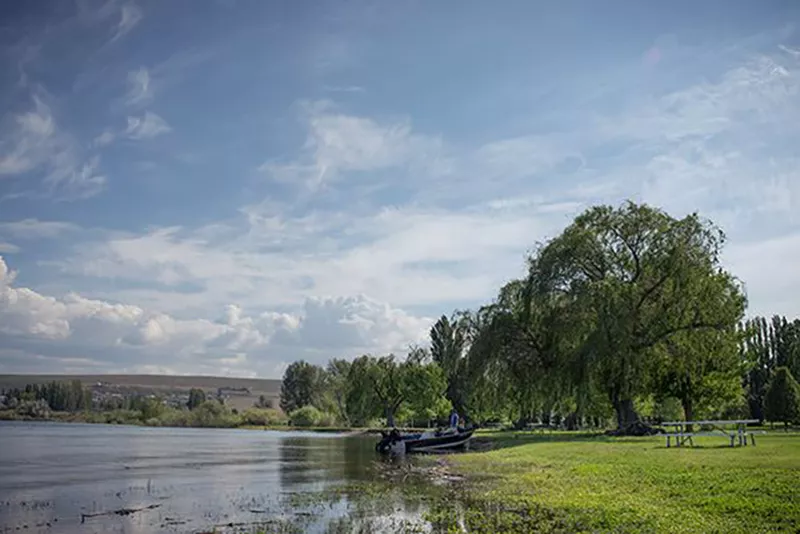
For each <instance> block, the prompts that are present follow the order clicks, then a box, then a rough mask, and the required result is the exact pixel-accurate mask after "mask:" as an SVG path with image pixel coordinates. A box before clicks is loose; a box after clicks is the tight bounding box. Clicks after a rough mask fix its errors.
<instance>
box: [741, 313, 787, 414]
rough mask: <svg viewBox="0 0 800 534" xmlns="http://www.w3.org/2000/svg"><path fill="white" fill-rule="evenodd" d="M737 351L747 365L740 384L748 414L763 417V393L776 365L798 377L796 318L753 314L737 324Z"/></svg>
mask: <svg viewBox="0 0 800 534" xmlns="http://www.w3.org/2000/svg"><path fill="white" fill-rule="evenodd" d="M739 330H740V333H741V335H742V338H743V339H742V343H741V346H740V354H741V358H742V361H743V364H744V365H745V366H746V367H747V369H746V373H745V375H744V383H745V386H746V388H747V402H748V404H749V406H750V416H751V417H752V418H754V419H758V420H760V421H763V420H764V395H765V394H766V391H767V384H768V383H769V381H770V377H771V376H772V373H773V372H774V370H775V368H776V367H781V366H785V367H787V368H788V369H789V372H790V373H791V374H792V376H800V319H795V320H794V321H791V322H790V321H788V320H787V319H786V317H781V316H777V315H776V316H773V317H772V319H771V320H769V321H768V320H767V319H766V318H765V317H754V318H752V319H749V320H748V321H746V322H745V323H743V324H742V325H740V329H739Z"/></svg>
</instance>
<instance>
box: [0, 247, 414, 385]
mask: <svg viewBox="0 0 800 534" xmlns="http://www.w3.org/2000/svg"><path fill="white" fill-rule="evenodd" d="M15 278H16V273H15V272H14V271H11V270H10V269H9V268H8V266H7V264H6V262H5V260H4V259H3V258H2V257H0V339H3V342H4V345H5V346H8V347H10V348H12V349H13V348H14V345H15V344H16V345H19V346H21V347H24V350H23V353H24V354H30V355H31V357H34V355H40V356H43V357H49V358H51V364H52V365H53V366H58V365H62V366H64V365H66V364H68V363H70V362H68V361H60V360H61V359H68V358H73V359H74V358H75V357H76V356H74V355H78V356H77V357H78V358H82V359H83V363H84V364H85V365H90V363H91V362H92V361H95V358H93V357H92V355H94V354H97V353H105V354H106V358H105V360H106V364H105V365H104V368H106V367H108V365H111V366H112V367H110V368H106V369H105V370H107V371H109V370H113V369H115V368H116V369H117V370H121V369H126V368H129V367H135V366H141V365H152V364H154V363H155V362H158V364H159V365H161V366H165V367H167V368H169V369H172V370H178V371H181V370H183V371H185V370H186V369H190V370H194V371H195V372H198V371H200V370H202V371H205V372H212V373H220V372H221V370H222V372H225V373H226V374H231V373H232V374H255V373H259V374H260V375H261V376H264V373H271V372H272V371H273V369H274V368H275V365H276V363H279V362H281V361H291V360H294V359H297V358H305V359H307V360H309V361H314V362H317V363H324V362H325V361H326V360H327V359H328V358H330V357H333V356H336V357H355V356H358V355H359V354H360V353H362V352H375V353H383V352H391V351H395V352H398V351H402V350H404V349H405V348H406V346H407V345H408V343H411V342H418V341H419V340H420V339H422V337H424V335H425V333H426V331H427V328H429V325H430V320H429V319H426V318H419V317H413V316H410V315H408V314H407V313H405V312H402V311H401V310H397V309H394V308H392V307H390V306H388V305H386V304H382V303H379V302H377V301H374V300H372V299H369V298H367V297H365V296H357V297H352V298H347V299H325V298H316V299H310V300H309V301H308V302H307V303H306V305H305V307H304V308H303V312H302V313H300V314H297V315H294V314H288V313H281V312H275V311H266V312H260V313H256V314H248V313H246V312H245V311H244V310H243V309H242V308H241V307H239V306H237V305H228V306H226V307H225V309H224V312H223V313H222V314H221V316H220V318H219V319H217V320H209V319H183V318H178V317H175V316H172V315H169V314H166V313H162V312H158V311H154V310H147V309H143V308H141V307H139V306H135V305H130V304H114V303H110V302H106V301H103V300H98V299H90V298H85V297H83V296H81V295H78V294H76V293H69V294H67V295H65V296H64V297H61V298H56V297H52V296H48V295H43V294H41V293H38V292H36V291H35V290H32V289H30V288H26V287H18V286H17V285H16V284H15ZM19 350H22V349H18V351H17V352H15V353H14V358H13V359H14V360H19V359H20V352H19ZM7 354H9V353H7V352H4V351H0V370H6V371H8V370H9V369H11V367H12V366H13V365H15V364H14V362H12V361H11V358H10V357H9V358H8V359H7V358H6V357H5V355H7ZM65 354H71V355H73V356H65ZM72 363H74V362H72ZM51 370H55V369H54V368H51Z"/></svg>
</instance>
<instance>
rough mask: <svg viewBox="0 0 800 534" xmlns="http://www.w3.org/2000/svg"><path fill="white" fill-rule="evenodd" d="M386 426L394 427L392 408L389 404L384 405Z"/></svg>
mask: <svg viewBox="0 0 800 534" xmlns="http://www.w3.org/2000/svg"><path fill="white" fill-rule="evenodd" d="M386 426H388V427H389V428H394V410H392V408H391V407H390V406H387V407H386Z"/></svg>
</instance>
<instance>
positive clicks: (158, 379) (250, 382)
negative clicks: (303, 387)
mask: <svg viewBox="0 0 800 534" xmlns="http://www.w3.org/2000/svg"><path fill="white" fill-rule="evenodd" d="M54 380H55V381H62V380H80V381H81V382H82V383H83V385H84V386H90V385H92V384H96V383H98V382H102V383H104V384H113V385H117V386H124V387H126V388H132V389H141V390H143V391H154V392H158V391H164V392H167V391H182V390H189V389H191V388H200V389H203V390H205V391H216V390H217V389H218V388H226V389H231V390H234V389H242V388H247V389H249V390H250V394H249V395H233V396H231V397H230V399H229V402H228V403H229V404H230V405H231V406H233V407H235V408H238V409H246V408H249V407H250V406H252V405H253V403H254V402H256V401H257V400H258V398H259V396H260V395H264V396H265V397H267V398H268V399H271V400H273V403H274V405H275V406H276V407H277V404H278V402H277V401H278V397H279V396H280V391H281V381H280V380H276V379H262V378H231V377H225V376H172V375H0V390H2V389H11V388H21V387H24V386H25V385H26V384H42V383H45V382H52V381H54Z"/></svg>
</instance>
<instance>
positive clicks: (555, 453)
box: [431, 432, 800, 532]
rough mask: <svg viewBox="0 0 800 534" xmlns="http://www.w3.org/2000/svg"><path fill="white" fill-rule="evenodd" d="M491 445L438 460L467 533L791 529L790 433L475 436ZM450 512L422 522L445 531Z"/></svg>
mask: <svg viewBox="0 0 800 534" xmlns="http://www.w3.org/2000/svg"><path fill="white" fill-rule="evenodd" d="M480 436H481V437H483V438H485V439H488V440H491V444H492V445H493V446H494V449H493V450H491V451H488V452H473V453H467V454H461V455H453V456H451V457H448V461H449V462H450V465H451V466H452V468H453V469H454V470H455V471H457V472H460V473H462V474H465V475H467V479H468V480H469V481H470V482H469V483H468V484H467V488H468V489H466V490H462V491H461V496H460V500H461V501H462V502H463V503H464V506H463V510H462V513H461V515H462V519H463V520H464V521H465V523H466V526H467V527H468V529H469V531H470V532H531V531H563V532H576V531H590V532H595V531H604V532H605V531H617V532H765V531H773V532H774V531H785V532H797V531H798V529H800V434H797V433H789V434H784V433H783V432H774V433H770V434H769V435H764V436H757V437H756V445H757V446H756V447H753V446H748V447H736V448H730V447H728V446H726V439H725V438H724V437H720V438H716V437H704V438H700V439H697V440H695V444H696V445H697V446H696V447H694V448H690V447H685V448H674V447H673V448H670V449H667V448H666V447H665V443H664V438H661V437H652V438H609V437H605V436H591V435H587V434H574V433H573V434H567V433H553V434H544V435H542V434H539V435H536V434H531V433H505V432H495V433H489V432H487V433H482V434H480ZM458 515H459V513H456V512H455V511H454V507H453V506H449V507H448V506H441V507H437V508H436V509H435V510H433V512H432V513H431V518H432V519H433V520H435V521H438V522H440V524H443V525H447V524H448V523H449V524H450V525H453V526H454V525H455V523H456V521H457V519H456V518H457V516H458Z"/></svg>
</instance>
